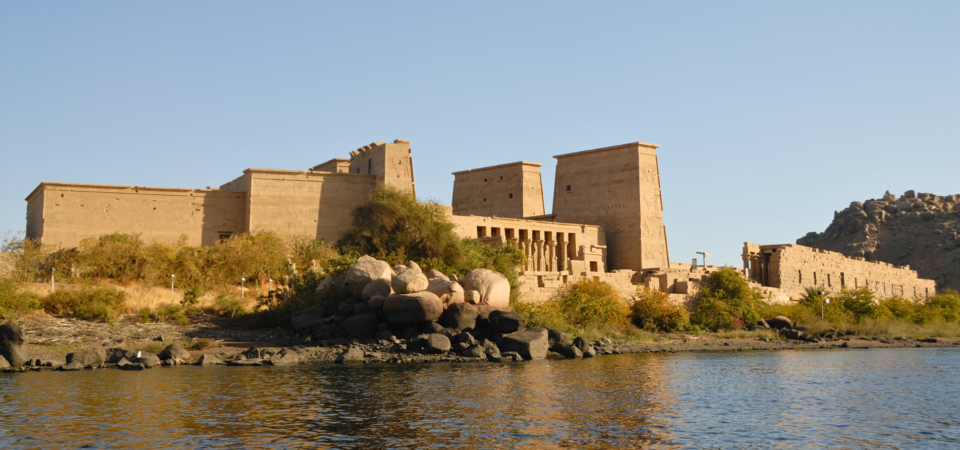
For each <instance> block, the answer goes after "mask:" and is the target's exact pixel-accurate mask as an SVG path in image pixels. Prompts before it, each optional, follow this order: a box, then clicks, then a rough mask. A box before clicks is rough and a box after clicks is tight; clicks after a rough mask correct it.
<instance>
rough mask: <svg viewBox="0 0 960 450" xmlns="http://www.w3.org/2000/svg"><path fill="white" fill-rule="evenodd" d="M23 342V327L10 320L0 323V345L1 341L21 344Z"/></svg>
mask: <svg viewBox="0 0 960 450" xmlns="http://www.w3.org/2000/svg"><path fill="white" fill-rule="evenodd" d="M23 342H24V341H23V329H21V328H20V325H17V324H15V323H12V322H7V323H5V324H3V325H0V345H2V344H3V343H9V344H13V345H23Z"/></svg>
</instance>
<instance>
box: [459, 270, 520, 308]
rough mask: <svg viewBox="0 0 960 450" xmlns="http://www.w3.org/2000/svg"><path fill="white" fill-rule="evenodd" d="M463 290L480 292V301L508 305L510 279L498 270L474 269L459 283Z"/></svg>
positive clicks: (492, 304) (495, 304)
mask: <svg viewBox="0 0 960 450" xmlns="http://www.w3.org/2000/svg"><path fill="white" fill-rule="evenodd" d="M460 284H461V285H462V286H463V289H464V291H468V290H470V291H477V292H479V293H480V302H481V303H486V304H488V305H491V306H510V281H508V280H507V277H505V276H503V274H501V273H499V272H494V271H492V270H488V269H474V270H471V271H470V272H467V274H466V275H465V276H464V277H463V282H462V283H460Z"/></svg>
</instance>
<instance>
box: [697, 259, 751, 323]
mask: <svg viewBox="0 0 960 450" xmlns="http://www.w3.org/2000/svg"><path fill="white" fill-rule="evenodd" d="M760 299H761V294H760V292H759V291H756V290H754V289H751V288H750V286H749V285H748V284H747V282H746V280H744V279H743V277H741V276H740V273H739V272H738V271H737V270H736V269H734V268H732V267H723V268H720V269H719V270H717V271H716V272H713V273H711V274H710V275H709V276H708V277H707V280H706V282H704V283H703V287H702V288H701V289H700V293H699V294H698V296H697V298H696V302H697V308H696V312H695V313H694V315H693V317H692V318H691V320H690V322H691V323H692V324H693V325H697V326H699V327H703V328H707V329H710V330H739V329H741V328H743V326H744V325H745V324H748V323H755V322H756V321H757V320H758V319H760V310H761V308H762V307H763V306H764V305H763V302H762V301H761V300H760Z"/></svg>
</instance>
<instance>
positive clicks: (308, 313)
mask: <svg viewBox="0 0 960 450" xmlns="http://www.w3.org/2000/svg"><path fill="white" fill-rule="evenodd" d="M327 278H329V277H327ZM327 320H328V318H327V317H325V316H324V311H323V307H322V306H320V305H313V306H311V307H309V308H307V309H302V310H300V311H296V312H294V313H293V314H290V325H291V326H292V327H293V330H294V331H296V332H297V333H301V332H306V331H310V330H311V329H313V327H314V326H316V325H319V324H321V323H324V322H326V321H327Z"/></svg>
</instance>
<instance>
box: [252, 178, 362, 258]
mask: <svg viewBox="0 0 960 450" xmlns="http://www.w3.org/2000/svg"><path fill="white" fill-rule="evenodd" d="M244 173H246V174H249V175H250V177H251V187H250V197H249V198H250V205H249V208H250V219H249V220H250V221H249V229H250V230H251V231H256V230H260V229H266V230H275V231H277V232H279V233H281V234H289V235H306V236H316V238H317V239H321V240H323V241H325V242H327V243H334V242H336V241H337V239H339V238H340V236H341V235H342V234H343V232H344V231H346V230H347V229H348V228H350V226H351V225H352V223H353V217H352V215H351V214H352V213H353V210H354V209H356V207H357V206H359V205H362V204H364V203H367V201H368V199H369V194H370V189H372V188H373V187H374V186H375V185H376V181H377V180H376V178H375V177H372V176H367V175H355V174H333V173H324V172H309V171H298V170H275V169H247V170H246V171H245V172H244Z"/></svg>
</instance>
